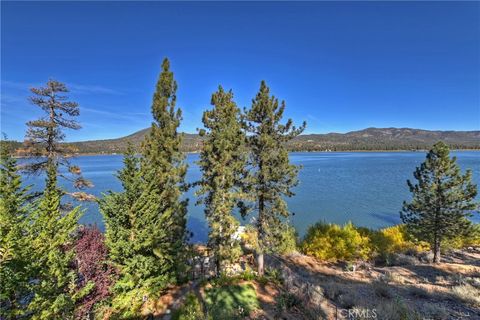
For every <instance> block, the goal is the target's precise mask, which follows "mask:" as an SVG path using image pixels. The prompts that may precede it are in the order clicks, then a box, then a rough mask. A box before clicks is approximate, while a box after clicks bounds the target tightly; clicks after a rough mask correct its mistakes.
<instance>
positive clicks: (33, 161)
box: [23, 80, 92, 200]
mask: <svg viewBox="0 0 480 320" xmlns="http://www.w3.org/2000/svg"><path fill="white" fill-rule="evenodd" d="M30 90H31V91H32V93H33V94H34V95H33V96H31V97H30V102H31V103H32V104H34V105H36V106H38V107H39V108H40V109H42V111H43V112H44V116H43V117H41V118H40V119H38V120H33V121H29V122H27V126H28V131H27V134H26V139H25V149H24V150H23V153H24V155H26V156H28V157H30V161H29V162H28V164H26V165H25V166H24V170H25V171H26V172H27V173H33V174H38V173H42V172H43V173H46V172H47V171H48V170H50V168H51V167H52V166H57V167H64V168H65V169H66V170H62V173H60V172H59V171H58V170H57V175H58V176H61V177H63V178H65V179H67V180H70V181H72V182H73V185H74V187H75V188H77V189H84V188H86V187H91V186H92V184H91V182H90V181H88V180H86V179H84V178H83V176H82V174H81V170H80V168H79V167H78V166H76V165H72V164H71V163H70V161H69V160H68V159H69V157H70V156H71V154H72V150H70V149H69V148H68V146H67V145H65V144H62V143H61V142H62V141H63V140H64V139H65V133H64V129H73V130H78V129H80V128H81V126H80V124H79V123H78V122H77V121H76V120H75V119H74V117H77V116H78V115H79V114H80V109H79V107H78V103H76V102H73V101H69V100H68V97H67V96H66V95H65V93H68V92H69V90H68V89H67V87H66V86H65V84H63V83H61V82H58V81H56V80H49V81H48V82H47V85H46V86H45V87H39V88H32V89H30ZM64 171H66V172H68V173H70V174H69V175H67V174H65V173H63V172H64ZM64 193H66V192H65V191H64ZM70 195H71V196H73V197H75V198H77V199H79V200H91V196H90V195H87V194H85V193H84V192H76V193H71V194H70Z"/></svg>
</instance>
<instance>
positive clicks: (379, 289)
mask: <svg viewBox="0 0 480 320" xmlns="http://www.w3.org/2000/svg"><path fill="white" fill-rule="evenodd" d="M372 288H373V291H374V292H375V295H376V296H377V297H380V298H385V299H390V298H392V297H393V293H392V290H391V289H390V286H389V285H388V283H387V282H386V281H382V280H376V281H373V282H372Z"/></svg>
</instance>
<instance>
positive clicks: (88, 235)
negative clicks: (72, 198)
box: [74, 226, 115, 319]
mask: <svg viewBox="0 0 480 320" xmlns="http://www.w3.org/2000/svg"><path fill="white" fill-rule="evenodd" d="M74 250H75V260H76V266H77V271H78V278H79V285H78V290H79V291H80V290H82V289H83V288H85V286H87V285H89V283H90V285H92V284H93V288H92V289H91V290H90V291H89V293H88V294H87V295H85V296H84V297H83V298H82V299H81V300H80V301H78V302H77V308H76V311H75V313H76V317H77V319H84V318H85V316H87V315H88V314H89V313H90V312H91V311H92V309H93V307H94V306H95V304H96V303H98V302H100V301H102V300H104V299H105V298H107V297H108V296H109V294H110V287H111V286H112V284H113V282H114V277H115V270H114V268H113V267H112V266H111V265H109V264H108V262H107V256H108V250H107V247H106V246H105V237H104V235H103V234H102V232H101V231H100V230H99V229H98V228H97V227H96V226H88V227H82V228H81V229H80V230H79V235H78V238H77V241H76V242H75V247H74Z"/></svg>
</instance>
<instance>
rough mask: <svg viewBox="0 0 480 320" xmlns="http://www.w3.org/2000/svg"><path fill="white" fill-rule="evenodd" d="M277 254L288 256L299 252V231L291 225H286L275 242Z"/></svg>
mask: <svg viewBox="0 0 480 320" xmlns="http://www.w3.org/2000/svg"><path fill="white" fill-rule="evenodd" d="M275 243H276V245H275V248H274V252H275V253H279V254H288V253H292V252H295V251H297V231H296V230H295V228H294V227H292V226H291V225H289V224H287V223H284V224H282V228H281V230H280V233H279V237H278V240H277V241H275Z"/></svg>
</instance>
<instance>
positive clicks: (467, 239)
mask: <svg viewBox="0 0 480 320" xmlns="http://www.w3.org/2000/svg"><path fill="white" fill-rule="evenodd" d="M467 247H480V224H479V223H477V224H472V226H471V228H470V229H469V230H468V231H467V232H466V233H465V234H460V235H458V236H457V237H455V238H453V239H450V240H447V241H444V242H443V249H444V250H445V251H449V250H452V249H464V248H467Z"/></svg>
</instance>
